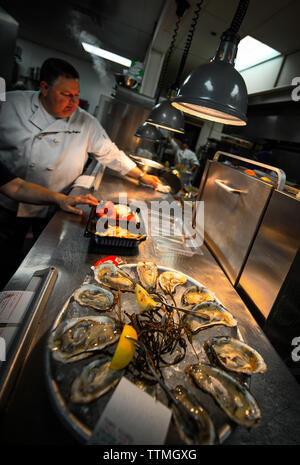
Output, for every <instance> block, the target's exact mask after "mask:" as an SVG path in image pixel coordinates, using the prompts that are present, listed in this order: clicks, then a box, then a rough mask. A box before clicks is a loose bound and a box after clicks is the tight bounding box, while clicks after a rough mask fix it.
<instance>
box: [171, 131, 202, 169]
mask: <svg viewBox="0 0 300 465" xmlns="http://www.w3.org/2000/svg"><path fill="white" fill-rule="evenodd" d="M169 142H170V144H171V147H172V149H173V150H174V153H175V160H174V162H175V165H183V166H184V167H185V168H186V169H188V170H191V171H195V169H196V168H197V167H198V166H199V161H198V158H197V156H196V154H195V152H193V151H192V150H191V149H190V148H189V141H188V139H187V138H184V139H183V140H178V141H175V140H174V139H173V138H172V137H170V138H169Z"/></svg>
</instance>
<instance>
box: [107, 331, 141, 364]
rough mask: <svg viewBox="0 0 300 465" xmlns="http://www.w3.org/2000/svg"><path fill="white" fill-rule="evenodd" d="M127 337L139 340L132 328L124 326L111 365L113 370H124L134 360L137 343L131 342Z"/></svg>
mask: <svg viewBox="0 0 300 465" xmlns="http://www.w3.org/2000/svg"><path fill="white" fill-rule="evenodd" d="M126 336H129V337H132V338H133V339H137V338H138V336H137V332H136V330H135V329H134V328H133V327H132V326H130V325H124V327H123V331H122V333H121V336H120V339H119V342H118V345H117V347H116V350H115V353H114V355H113V358H112V361H111V364H110V368H111V369H112V370H122V368H125V367H126V366H127V365H128V364H129V363H130V362H131V360H132V359H133V356H134V354H135V343H134V342H132V341H130V339H126Z"/></svg>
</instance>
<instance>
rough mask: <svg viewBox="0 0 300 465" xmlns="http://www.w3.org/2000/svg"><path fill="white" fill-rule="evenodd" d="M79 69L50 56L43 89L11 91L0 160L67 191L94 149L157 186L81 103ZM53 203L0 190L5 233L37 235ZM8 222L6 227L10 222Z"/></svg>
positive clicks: (0, 110)
mask: <svg viewBox="0 0 300 465" xmlns="http://www.w3.org/2000/svg"><path fill="white" fill-rule="evenodd" d="M79 93H80V85H79V74H78V72H77V71H76V69H75V68H74V67H73V66H72V65H71V64H69V63H68V62H66V61H64V60H60V59H57V58H49V59H47V60H46V61H45V62H44V63H43V65H42V67H41V72H40V91H13V92H7V94H6V101H4V102H1V107H0V161H2V162H3V163H4V164H5V166H6V167H7V168H8V169H10V170H11V171H12V173H13V174H14V175H16V176H18V177H20V178H22V179H24V180H26V181H27V182H31V183H35V184H39V185H41V186H43V187H45V188H48V189H50V190H53V191H56V192H61V193H64V192H67V191H68V190H69V189H70V187H71V185H72V183H73V182H74V181H75V179H76V178H78V176H80V175H81V174H82V172H83V169H84V166H85V164H86V161H87V159H88V154H89V153H92V154H93V155H94V156H95V158H96V159H97V160H99V162H101V163H102V164H103V165H107V166H109V167H110V168H112V169H114V170H116V171H118V172H119V173H121V174H123V175H125V174H127V175H129V176H132V177H134V178H138V179H141V178H142V180H143V183H146V184H149V185H152V186H153V187H155V188H156V187H158V186H159V185H160V184H161V183H160V181H159V179H158V178H157V177H155V176H151V175H148V174H144V173H143V172H142V171H141V170H140V169H139V168H138V167H137V166H136V165H135V163H134V162H133V161H132V160H130V159H129V158H128V157H127V156H126V155H125V153H124V152H122V151H120V150H119V149H118V148H117V147H116V145H115V144H114V143H113V142H112V141H111V140H110V139H109V137H108V135H107V134H106V132H105V130H104V129H103V127H102V126H101V125H100V123H99V122H98V120H97V119H96V118H94V117H93V116H92V115H91V114H89V113H88V112H86V111H84V110H83V109H81V108H79V107H78V104H79ZM50 208H51V207H45V206H41V205H29V204H25V203H22V202H17V201H15V200H12V199H9V198H7V197H6V196H4V195H3V194H1V193H0V229H1V237H2V239H3V240H4V238H5V235H6V237H7V239H8V240H11V234H12V230H13V231H14V235H15V239H16V242H15V243H16V244H17V243H19V244H20V242H22V241H21V239H22V237H23V239H24V237H25V236H26V232H27V230H28V228H29V227H30V226H32V228H33V229H34V236H35V237H37V236H38V234H39V233H40V231H41V230H42V229H43V228H44V227H45V225H46V224H47V222H48V221H49V218H50V216H51V215H50V213H51V211H50ZM8 224H9V227H8V228H7V225H8Z"/></svg>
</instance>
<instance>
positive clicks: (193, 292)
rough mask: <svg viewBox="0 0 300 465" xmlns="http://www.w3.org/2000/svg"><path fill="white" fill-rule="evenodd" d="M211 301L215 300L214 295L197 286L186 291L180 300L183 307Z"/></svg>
mask: <svg viewBox="0 0 300 465" xmlns="http://www.w3.org/2000/svg"><path fill="white" fill-rule="evenodd" d="M212 300H215V296H214V294H213V293H212V292H210V291H209V290H207V289H206V288H205V287H198V286H191V287H189V288H188V289H186V291H184V293H183V295H182V298H181V302H182V304H183V305H197V304H201V303H202V302H206V301H212Z"/></svg>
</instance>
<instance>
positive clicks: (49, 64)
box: [40, 58, 79, 85]
mask: <svg viewBox="0 0 300 465" xmlns="http://www.w3.org/2000/svg"><path fill="white" fill-rule="evenodd" d="M59 76H63V77H66V78H70V79H79V73H78V71H77V70H76V69H75V68H74V66H72V65H70V63H68V62H67V61H65V60H61V59H60V58H48V59H47V60H46V61H44V63H43V64H42V66H41V72H40V82H41V81H46V82H47V83H48V84H49V85H52V84H53V83H54V82H55V81H56V79H57V78H58V77H59Z"/></svg>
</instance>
